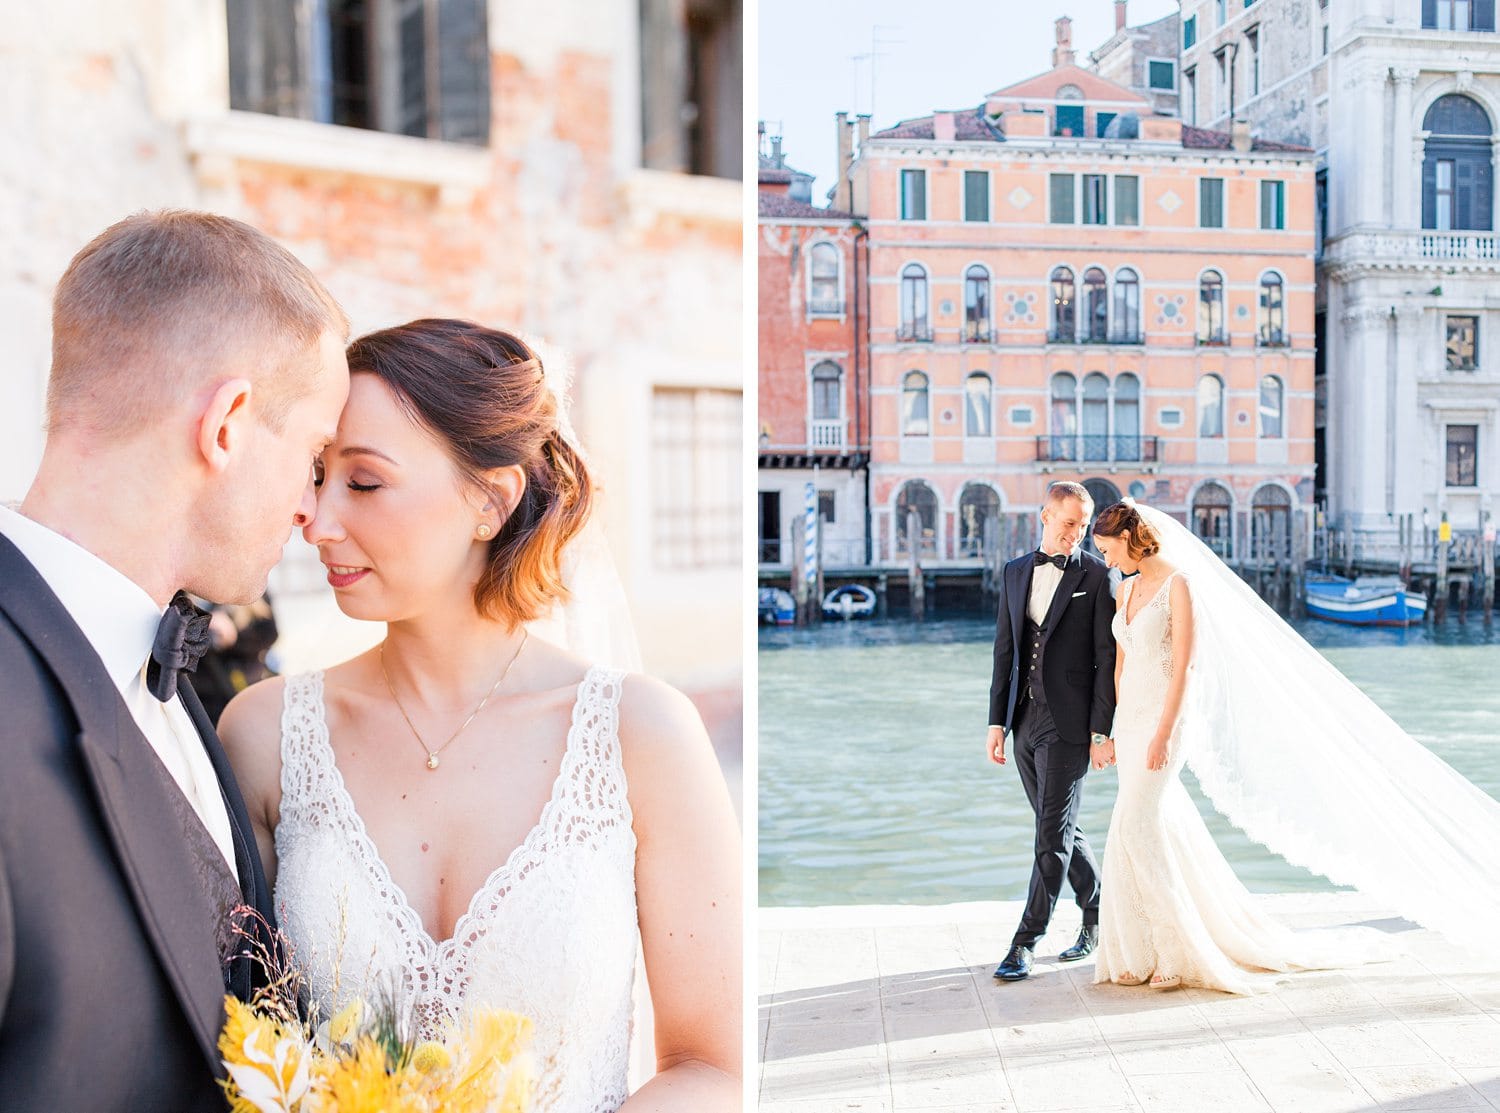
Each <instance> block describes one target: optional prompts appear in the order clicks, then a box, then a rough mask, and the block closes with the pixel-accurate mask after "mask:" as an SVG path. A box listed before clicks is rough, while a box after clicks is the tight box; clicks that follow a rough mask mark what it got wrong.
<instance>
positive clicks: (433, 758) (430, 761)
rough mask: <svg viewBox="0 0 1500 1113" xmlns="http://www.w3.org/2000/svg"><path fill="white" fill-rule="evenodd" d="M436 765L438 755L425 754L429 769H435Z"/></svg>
mask: <svg viewBox="0 0 1500 1113" xmlns="http://www.w3.org/2000/svg"><path fill="white" fill-rule="evenodd" d="M437 767H438V756H437V754H428V755H427V768H429V769H436V768H437Z"/></svg>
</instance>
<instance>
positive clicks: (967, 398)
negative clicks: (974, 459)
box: [964, 372, 993, 437]
mask: <svg viewBox="0 0 1500 1113" xmlns="http://www.w3.org/2000/svg"><path fill="white" fill-rule="evenodd" d="M992 432H993V425H992V424H991V421H990V377H989V376H988V375H985V374H982V373H978V372H976V373H975V374H973V375H970V376H969V377H968V378H967V379H965V380H964V436H966V437H988V436H989V435H990V434H991V433H992Z"/></svg>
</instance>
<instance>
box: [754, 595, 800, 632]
mask: <svg viewBox="0 0 1500 1113" xmlns="http://www.w3.org/2000/svg"><path fill="white" fill-rule="evenodd" d="M758 603H759V612H760V624H761V625H762V626H791V625H792V624H794V623H795V622H796V621H797V601H796V600H795V599H793V598H792V597H791V595H790V593H788V592H786V591H783V590H782V589H781V588H779V587H763V588H761V589H760V595H759V597H758Z"/></svg>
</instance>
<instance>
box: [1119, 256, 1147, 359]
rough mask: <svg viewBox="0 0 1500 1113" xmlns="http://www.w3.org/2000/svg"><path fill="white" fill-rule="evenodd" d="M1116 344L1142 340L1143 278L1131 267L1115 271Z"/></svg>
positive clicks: (1134, 342)
mask: <svg viewBox="0 0 1500 1113" xmlns="http://www.w3.org/2000/svg"><path fill="white" fill-rule="evenodd" d="M1114 341H1115V343H1116V344H1139V343H1140V342H1141V279H1140V276H1139V275H1138V274H1136V273H1135V271H1133V270H1131V269H1130V268H1129V267H1121V268H1120V269H1119V270H1117V271H1115V332H1114Z"/></svg>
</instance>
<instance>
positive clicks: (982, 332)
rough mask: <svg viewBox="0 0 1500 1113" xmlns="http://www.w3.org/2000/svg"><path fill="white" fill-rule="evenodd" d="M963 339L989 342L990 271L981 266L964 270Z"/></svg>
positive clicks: (972, 341) (983, 342) (981, 342)
mask: <svg viewBox="0 0 1500 1113" xmlns="http://www.w3.org/2000/svg"><path fill="white" fill-rule="evenodd" d="M964 339H965V340H966V341H968V342H969V343H971V344H988V343H989V342H990V272H989V271H987V270H985V269H984V268H983V267H981V266H972V267H970V268H969V269H968V270H967V271H965V272H964Z"/></svg>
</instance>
